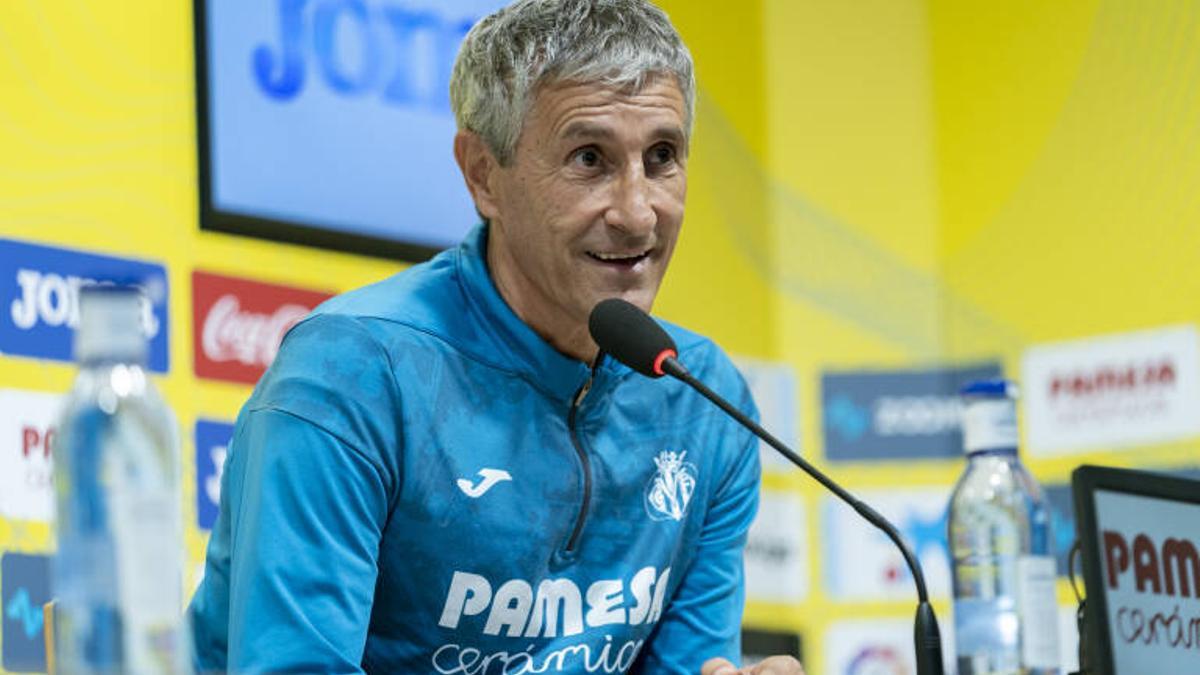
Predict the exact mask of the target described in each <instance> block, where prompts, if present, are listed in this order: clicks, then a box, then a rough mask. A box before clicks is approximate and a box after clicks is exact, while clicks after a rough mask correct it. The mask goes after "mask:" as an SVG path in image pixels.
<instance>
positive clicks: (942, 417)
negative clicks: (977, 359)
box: [821, 362, 1002, 461]
mask: <svg viewBox="0 0 1200 675" xmlns="http://www.w3.org/2000/svg"><path fill="white" fill-rule="evenodd" d="M1001 372H1002V370H1001V367H1000V364H999V363H998V362H997V363H983V364H977V365H972V366H967V367H958V368H950V367H947V368H929V369H921V370H863V371H847V372H831V373H825V374H824V375H822V376H821V403H822V409H823V410H824V414H823V415H822V432H823V434H824V438H825V456H826V458H828V459H830V460H833V461H890V460H896V459H948V458H956V457H959V456H961V455H962V442H963V441H962V423H961V412H962V403H961V401H960V400H959V396H958V390H959V389H960V388H962V386H963V385H964V384H966V383H967V382H971V381H973V380H978V379H983V378H994V377H1000V374H1001Z"/></svg>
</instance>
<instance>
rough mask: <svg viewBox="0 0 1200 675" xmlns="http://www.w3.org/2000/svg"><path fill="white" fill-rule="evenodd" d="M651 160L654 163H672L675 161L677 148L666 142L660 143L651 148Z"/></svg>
mask: <svg viewBox="0 0 1200 675" xmlns="http://www.w3.org/2000/svg"><path fill="white" fill-rule="evenodd" d="M650 161H651V162H653V163H654V164H659V165H661V164H670V163H671V162H673V161H675V148H674V146H671V145H669V144H666V143H660V144H659V145H656V146H654V147H653V148H651V149H650Z"/></svg>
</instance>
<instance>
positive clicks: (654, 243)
mask: <svg viewBox="0 0 1200 675" xmlns="http://www.w3.org/2000/svg"><path fill="white" fill-rule="evenodd" d="M686 160H687V140H686V135H685V128H684V100H683V96H682V94H681V93H680V91H679V87H678V86H677V85H676V84H675V82H674V80H673V79H672V78H658V79H655V80H652V81H650V82H649V83H647V84H646V86H644V87H643V88H642V90H641V91H639V92H637V93H628V92H625V93H622V92H619V91H615V90H613V89H610V88H606V87H603V86H599V85H594V84H558V85H552V86H549V87H546V88H544V89H542V90H541V91H540V92H539V94H538V95H537V98H536V99H535V100H534V104H533V106H532V108H531V110H530V112H529V114H528V116H527V118H526V121H525V126H524V128H523V129H522V132H521V136H520V140H519V141H518V143H517V147H516V152H515V153H514V156H513V160H512V162H511V163H510V165H509V166H507V167H500V168H497V169H496V170H495V173H494V175H493V180H492V186H493V188H494V195H495V199H494V203H493V204H492V208H491V209H489V210H492V211H494V212H493V213H487V212H485V215H486V216H488V218H489V219H490V220H491V221H492V226H491V234H490V239H489V243H488V246H489V255H488V259H489V262H490V263H491V264H492V275H493V277H494V278H495V279H496V282H497V285H498V286H499V287H500V288H501V292H502V293H504V295H505V299H506V300H508V302H509V304H510V305H513V308H514V309H515V310H516V311H517V313H518V314H519V315H521V317H522V318H523V319H525V320H526V321H527V322H530V323H531V324H533V325H535V327H538V324H539V323H540V324H541V327H543V328H545V327H547V322H549V323H550V326H551V327H552V326H553V325H554V324H556V323H563V324H566V323H568V322H569V323H578V322H581V321H583V322H586V319H587V316H588V314H589V313H590V312H591V309H592V307H593V306H595V304H596V303H597V302H599V301H600V300H603V299H605V298H610V297H621V298H624V299H625V300H628V301H629V302H632V303H633V304H635V305H637V306H639V307H641V308H642V309H644V310H646V311H649V310H650V306H651V304H652V303H653V302H654V296H655V294H656V293H657V292H658V286H659V283H660V282H661V281H662V277H663V273H664V272H666V269H667V262H668V261H669V260H670V258H671V253H672V251H673V250H674V249H675V241H676V239H677V238H678V236H679V227H680V224H681V223H682V221H683V204H684V196H685V194H686V192H687V173H686Z"/></svg>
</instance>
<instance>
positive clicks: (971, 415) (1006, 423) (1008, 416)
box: [963, 399, 1017, 452]
mask: <svg viewBox="0 0 1200 675" xmlns="http://www.w3.org/2000/svg"><path fill="white" fill-rule="evenodd" d="M963 442H964V447H965V448H966V451H967V452H975V451H976V450H991V449H998V448H1015V447H1017V409H1016V405H1015V404H1014V403H1013V402H1012V400H1011V399H1001V400H996V401H972V402H971V403H969V404H968V405H967V407H966V410H965V411H964V412H963Z"/></svg>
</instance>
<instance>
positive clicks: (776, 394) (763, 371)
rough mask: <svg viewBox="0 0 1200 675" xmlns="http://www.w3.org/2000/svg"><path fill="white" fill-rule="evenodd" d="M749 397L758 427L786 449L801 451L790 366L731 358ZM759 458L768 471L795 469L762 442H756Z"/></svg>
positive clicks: (794, 389) (794, 377)
mask: <svg viewBox="0 0 1200 675" xmlns="http://www.w3.org/2000/svg"><path fill="white" fill-rule="evenodd" d="M734 364H735V365H736V366H737V369H738V371H739V372H741V374H742V377H744V378H745V379H746V386H748V387H750V395H751V396H753V397H754V403H755V405H757V406H758V414H759V424H761V425H762V427H763V428H764V429H766V430H767V431H769V432H771V435H773V436H774V437H775V438H778V439H779V440H781V441H783V442H784V443H785V444H787V446H788V447H790V448H791V449H793V450H795V451H796V452H800V424H799V415H800V407H799V406H800V404H799V396H798V395H797V393H796V391H797V388H796V375H795V373H794V372H793V371H792V368H791V366H788V365H787V364H783V363H773V362H770V361H761V360H758V359H751V358H745V357H737V358H735V359H734ZM759 456H760V457H761V458H762V465H763V469H765V470H767V471H779V472H784V471H792V470H795V468H796V467H795V466H794V465H793V464H792V463H791V462H789V461H788V460H786V459H784V457H783V456H782V455H780V454H779V452H777V451H776V450H775V449H774V448H772V447H771V446H769V445H767V444H766V443H765V442H762V443H759Z"/></svg>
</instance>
